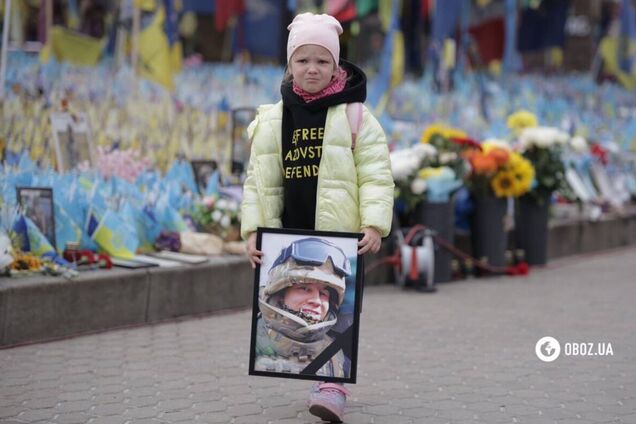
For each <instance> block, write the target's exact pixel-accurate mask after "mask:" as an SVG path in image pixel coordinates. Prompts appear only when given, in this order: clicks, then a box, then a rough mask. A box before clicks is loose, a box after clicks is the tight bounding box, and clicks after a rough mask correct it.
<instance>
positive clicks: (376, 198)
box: [241, 101, 393, 239]
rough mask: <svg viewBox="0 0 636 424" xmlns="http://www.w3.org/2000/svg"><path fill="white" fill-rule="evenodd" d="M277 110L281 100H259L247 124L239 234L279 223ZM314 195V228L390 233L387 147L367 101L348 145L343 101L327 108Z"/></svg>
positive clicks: (280, 108) (279, 113) (390, 178)
mask: <svg viewBox="0 0 636 424" xmlns="http://www.w3.org/2000/svg"><path fill="white" fill-rule="evenodd" d="M282 115H283V103H282V101H281V102H278V103H276V104H273V105H263V106H260V107H259V108H258V113H257V116H256V119H255V120H254V121H253V122H252V123H251V124H250V126H249V127H248V130H247V132H248V135H249V137H250V139H252V152H251V156H250V164H249V167H248V169H247V179H246V180H245V184H244V187H243V204H242V205H241V236H242V237H243V239H247V237H248V236H249V235H250V233H252V232H254V231H256V228H257V227H273V228H280V227H281V226H282V222H281V217H282V215H283V158H282V152H281V150H282V140H281V137H282V130H281V125H282ZM316 200H317V201H316V218H315V220H316V221H315V222H316V225H315V228H316V230H322V231H343V232H360V230H361V229H362V228H365V227H373V228H375V229H377V230H378V231H379V232H380V234H381V235H382V237H386V236H387V235H388V234H389V231H390V229H391V220H392V216H393V176H392V174H391V164H390V161H389V149H388V147H387V143H386V136H385V135H384V131H383V130H382V127H381V126H380V124H379V123H378V121H377V120H376V119H375V118H374V117H373V115H372V114H371V113H370V112H369V110H368V109H367V108H366V107H364V108H363V116H362V124H361V126H360V130H359V132H358V135H357V137H356V145H355V149H354V150H353V151H352V150H351V128H350V126H349V121H348V120H347V114H346V105H345V104H341V105H337V106H332V107H330V108H329V110H328V112H327V120H326V123H325V134H324V139H323V148H322V157H321V159H320V168H319V171H318V187H317V199H316Z"/></svg>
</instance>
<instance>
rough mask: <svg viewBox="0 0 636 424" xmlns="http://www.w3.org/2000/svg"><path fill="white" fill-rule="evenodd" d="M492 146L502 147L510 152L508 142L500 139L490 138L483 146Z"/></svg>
mask: <svg viewBox="0 0 636 424" xmlns="http://www.w3.org/2000/svg"><path fill="white" fill-rule="evenodd" d="M486 143H487V144H490V145H493V146H496V147H501V148H502V149H505V150H510V144H509V143H508V142H507V141H506V140H502V139H500V138H488V139H486V140H484V141H483V142H482V144H486Z"/></svg>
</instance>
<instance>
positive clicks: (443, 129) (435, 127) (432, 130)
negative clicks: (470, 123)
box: [420, 124, 468, 144]
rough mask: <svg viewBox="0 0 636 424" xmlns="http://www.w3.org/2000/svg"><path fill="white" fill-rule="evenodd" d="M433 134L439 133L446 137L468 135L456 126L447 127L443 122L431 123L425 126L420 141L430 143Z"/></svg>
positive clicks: (463, 136)
mask: <svg viewBox="0 0 636 424" xmlns="http://www.w3.org/2000/svg"><path fill="white" fill-rule="evenodd" d="M435 135H440V136H442V137H444V138H446V139H451V138H465V137H468V134H466V133H465V132H464V131H462V130H458V129H457V128H452V127H447V126H446V125H443V124H432V125H429V126H428V127H426V130H424V133H422V138H421V139H420V143H423V144H428V143H430V142H431V140H432V139H433V137H434V136H435Z"/></svg>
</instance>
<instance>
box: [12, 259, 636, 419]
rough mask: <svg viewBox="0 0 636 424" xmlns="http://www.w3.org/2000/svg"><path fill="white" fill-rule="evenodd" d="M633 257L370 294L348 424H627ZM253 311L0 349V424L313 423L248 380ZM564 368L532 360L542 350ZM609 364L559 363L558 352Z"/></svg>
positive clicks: (292, 384) (296, 405)
mask: <svg viewBox="0 0 636 424" xmlns="http://www.w3.org/2000/svg"><path fill="white" fill-rule="evenodd" d="M635 275H636V248H631V249H629V248H627V249H621V250H616V251H612V252H606V253H604V254H600V255H596V256H580V257H575V258H569V259H565V260H561V261H559V262H556V263H554V264H551V265H550V266H548V267H547V268H544V269H540V270H534V271H533V272H532V274H531V275H530V276H528V277H516V278H508V277H500V278H490V279H478V280H477V279H472V280H466V281H462V282H454V283H446V284H443V285H440V286H439V291H438V292H437V293H436V294H419V293H415V292H412V291H404V290H401V289H399V288H396V287H394V286H389V285H387V286H381V287H369V288H367V289H366V290H365V298H364V308H363V309H364V311H363V314H362V318H361V329H360V345H359V358H358V384H356V385H355V386H351V387H350V388H351V390H352V391H353V395H352V398H351V399H350V401H349V404H348V408H347V415H346V417H345V421H346V422H347V423H350V424H354V423H364V424H368V423H372V424H406V423H423V424H444V423H453V424H455V423H457V424H463V423H488V424H490V423H529V424H544V423H545V424H548V423H550V424H552V423H555V424H570V423H572V424H575V423H576V424H587V423H624V424H634V423H636V333H635V331H634V330H635V323H636V308H635V307H634V299H636V284H635V283H636V279H635V277H634V276H635ZM250 317H251V314H250V312H249V311H242V312H234V313H230V314H225V315H215V316H208V317H204V318H197V319H189V320H183V321H178V322H170V323H162V324H158V325H153V326H146V327H139V328H131V329H125V330H117V331H112V332H107V333H101V334H96V335H90V336H83V337H78V338H74V339H68V340H62V341H57V342H51V343H43V344H37V345H30V346H23V347H17V348H12V349H5V350H0V423H7V424H8V423H25V422H26V423H31V422H46V423H90V424H105V423H109V424H117V423H140V424H145V423H155V424H158V423H235V424H248V423H258V424H262V423H280V424H292V423H317V422H319V421H318V420H316V419H314V418H313V417H312V416H311V415H309V414H308V413H307V411H306V407H305V401H306V397H307V393H308V388H309V385H310V384H311V383H309V382H307V381H298V380H283V379H275V378H265V377H249V376H247V359H248V347H249V331H250ZM548 335H550V336H553V337H555V338H556V339H557V340H559V341H560V342H561V347H562V352H561V356H560V357H559V358H558V359H557V360H555V361H554V362H550V363H544V362H541V361H540V360H539V359H538V358H537V356H536V355H535V344H536V342H537V341H538V340H539V339H540V338H541V337H543V336H548ZM572 342H593V343H599V342H604V343H608V342H609V343H611V346H612V350H613V356H566V355H565V343H572Z"/></svg>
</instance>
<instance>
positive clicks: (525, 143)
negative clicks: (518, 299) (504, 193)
mask: <svg viewBox="0 0 636 424" xmlns="http://www.w3.org/2000/svg"><path fill="white" fill-rule="evenodd" d="M569 141H570V137H569V135H568V134H567V133H565V132H563V131H561V130H559V129H557V128H552V127H528V128H525V129H523V130H522V131H521V132H520V133H519V138H518V145H517V148H518V150H519V152H520V153H521V154H522V155H523V156H524V157H525V158H526V159H527V160H528V161H530V162H531V163H532V166H533V167H534V169H535V178H534V182H533V184H532V188H531V190H530V191H529V192H528V193H527V194H525V195H524V196H521V197H520V198H519V199H518V202H517V210H516V213H515V242H516V246H517V248H519V249H522V250H523V251H524V252H525V259H526V261H527V262H528V263H529V264H530V265H543V264H545V263H546V262H547V245H548V214H549V210H548V209H549V206H550V199H551V198H552V194H553V193H554V192H556V191H559V190H563V188H564V185H565V182H566V180H565V167H564V164H563V160H562V157H561V156H562V151H563V148H564V147H565V146H566V145H567V144H568V142H569Z"/></svg>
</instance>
